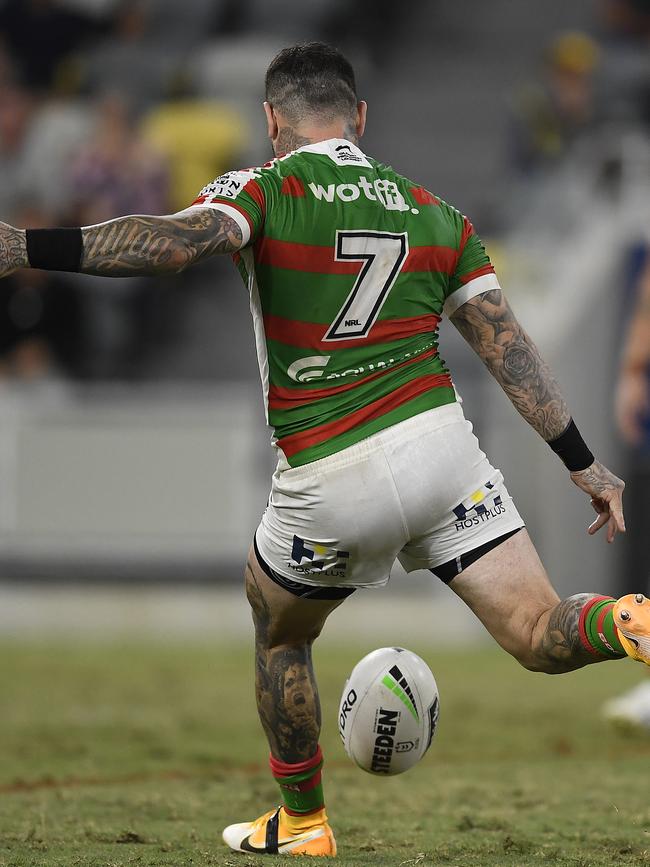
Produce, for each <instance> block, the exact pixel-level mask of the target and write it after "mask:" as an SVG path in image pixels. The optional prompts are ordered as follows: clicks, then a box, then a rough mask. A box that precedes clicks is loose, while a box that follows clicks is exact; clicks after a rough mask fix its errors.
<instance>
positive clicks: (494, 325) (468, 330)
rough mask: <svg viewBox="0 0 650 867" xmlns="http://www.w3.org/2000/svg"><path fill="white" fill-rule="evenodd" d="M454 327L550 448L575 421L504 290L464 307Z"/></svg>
mask: <svg viewBox="0 0 650 867" xmlns="http://www.w3.org/2000/svg"><path fill="white" fill-rule="evenodd" d="M451 321H452V322H453V323H454V325H455V326H456V328H457V329H458V331H460V333H461V334H462V335H463V337H464V338H465V340H466V341H467V342H468V343H469V345H470V346H471V347H472V349H473V350H474V351H475V352H476V353H477V354H478V356H479V357H480V358H481V360H482V361H483V363H484V364H485V365H486V367H487V368H488V370H489V371H490V373H491V374H492V376H493V377H494V378H495V379H496V381H497V382H498V383H499V385H500V386H501V388H502V389H503V390H504V391H505V393H506V394H507V395H508V397H509V398H510V400H511V401H512V404H513V406H514V407H515V409H516V410H517V412H518V413H519V414H520V415H521V416H522V418H524V419H525V420H526V421H527V422H528V424H530V425H531V426H532V427H533V428H535V430H536V431H537V433H538V434H539V435H540V436H541V437H543V438H544V439H545V440H546V441H547V442H548V441H549V440H552V439H555V438H556V437H558V436H559V435H560V434H561V433H562V432H563V431H564V430H565V429H566V427H567V425H568V424H569V422H570V420H571V413H570V412H569V408H568V406H567V404H566V401H565V399H564V397H563V396H562V392H561V391H560V386H559V385H558V383H557V381H556V379H555V377H554V376H553V374H552V373H551V371H550V370H549V367H548V365H547V364H546V362H545V361H543V359H542V358H541V356H540V354H539V351H538V349H537V347H536V346H535V344H534V343H533V341H532V340H531V339H530V337H529V336H528V334H527V333H526V332H525V331H524V329H523V328H522V327H521V325H520V324H519V322H518V321H517V318H516V317H515V314H514V313H513V312H512V310H511V309H510V305H509V304H508V302H507V300H506V299H505V298H504V296H503V293H502V292H501V290H500V289H493V290H492V291H490V292H484V293H483V294H482V295H477V296H476V297H475V298H472V299H470V300H469V301H467V302H466V303H465V304H462V305H461V306H460V307H459V308H458V310H456V312H455V313H454V314H453V315H452V317H451Z"/></svg>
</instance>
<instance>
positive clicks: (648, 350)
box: [615, 257, 650, 446]
mask: <svg viewBox="0 0 650 867" xmlns="http://www.w3.org/2000/svg"><path fill="white" fill-rule="evenodd" d="M649 368H650V257H649V258H648V262H647V264H646V267H645V268H644V270H643V273H642V275H641V279H640V280H639V288H638V297H637V300H636V304H635V305H634V309H633V311H632V315H631V316H630V322H629V325H628V329H627V334H626V336H625V340H624V343H623V352H622V353H621V367H620V372H619V376H618V382H617V383H616V403H615V407H616V421H617V423H618V428H619V430H620V432H621V434H622V436H623V438H624V439H625V441H626V442H628V443H630V445H635V446H637V445H639V444H640V443H641V440H642V439H643V417H644V416H645V415H647V414H648V411H650V397H649V395H648V369H649Z"/></svg>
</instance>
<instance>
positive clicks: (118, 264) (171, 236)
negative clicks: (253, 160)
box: [0, 208, 243, 277]
mask: <svg viewBox="0 0 650 867" xmlns="http://www.w3.org/2000/svg"><path fill="white" fill-rule="evenodd" d="M81 238H82V250H81V260H80V264H79V269H78V270H79V271H82V272H83V273H85V274H103V275H106V276H109V277H130V276H133V275H136V274H163V273H169V272H178V271H182V270H183V269H184V268H187V267H188V265H192V264H194V263H195V262H198V261H200V260H201V259H206V258H207V257H208V256H214V255H216V254H217V253H234V252H236V251H237V250H239V248H240V247H241V246H242V243H243V237H242V230H241V228H240V226H239V224H238V223H237V222H236V221H235V220H233V219H232V218H231V217H229V216H228V215H227V214H225V213H223V212H221V211H219V210H216V209H213V208H188V209H187V210H186V211H180V212H179V213H178V214H172V215H171V216H165V217H153V216H130V217H118V219H116V220H109V221H108V222H107V223H99V224H98V225H96V226H86V227H84V228H82V230H81ZM28 267H30V261H29V258H28V255H27V240H26V230H25V229H16V228H14V227H13V226H10V225H8V224H7V223H0V276H1V277H5V276H6V275H7V274H10V273H11V272H12V271H15V270H16V269H18V268H28Z"/></svg>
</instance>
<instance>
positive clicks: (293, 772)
mask: <svg viewBox="0 0 650 867" xmlns="http://www.w3.org/2000/svg"><path fill="white" fill-rule="evenodd" d="M269 764H270V766H271V773H272V774H273V776H274V777H275V779H276V780H277V782H278V784H279V786H280V791H281V792H282V800H283V801H284V809H285V812H286V813H287V814H288V815H289V816H304V815H306V814H307V813H316V812H317V811H318V810H322V809H323V807H324V806H325V803H324V800H323V784H322V782H321V768H322V767H323V752H322V750H321V748H320V746H319V747H318V749H317V750H316V754H315V755H314V756H313V757H312V758H311V759H307V761H306V762H297V763H296V764H289V763H288V762H281V761H280V760H279V759H275V758H273V756H271V757H270V759H269Z"/></svg>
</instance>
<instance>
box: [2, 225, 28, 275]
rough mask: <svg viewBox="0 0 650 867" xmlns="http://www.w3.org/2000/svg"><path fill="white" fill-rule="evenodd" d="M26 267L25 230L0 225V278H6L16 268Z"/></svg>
mask: <svg viewBox="0 0 650 867" xmlns="http://www.w3.org/2000/svg"><path fill="white" fill-rule="evenodd" d="M28 267H29V260H28V258H27V244H26V241H25V230H24V229H16V228H14V226H10V225H9V224H8V223H0V277H6V276H7V275H8V274H11V273H12V272H13V271H15V270H16V269H18V268H28Z"/></svg>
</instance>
